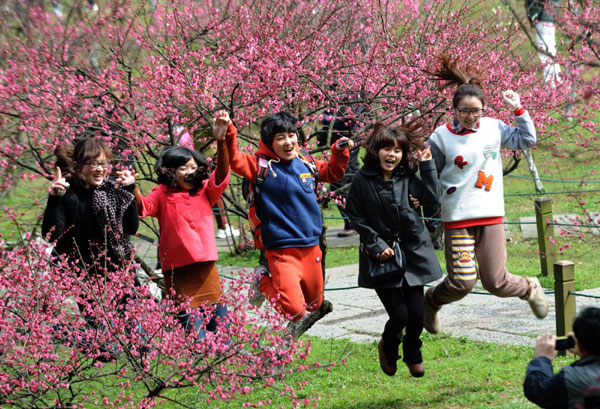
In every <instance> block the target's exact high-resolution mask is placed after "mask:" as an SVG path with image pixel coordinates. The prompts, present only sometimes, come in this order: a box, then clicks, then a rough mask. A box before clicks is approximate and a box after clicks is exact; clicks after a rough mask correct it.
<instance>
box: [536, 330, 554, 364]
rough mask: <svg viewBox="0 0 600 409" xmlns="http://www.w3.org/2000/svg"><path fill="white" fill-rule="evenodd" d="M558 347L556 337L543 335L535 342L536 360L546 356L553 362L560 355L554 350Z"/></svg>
mask: <svg viewBox="0 0 600 409" xmlns="http://www.w3.org/2000/svg"><path fill="white" fill-rule="evenodd" d="M555 345H556V336H554V335H552V334H542V335H540V336H539V337H537V340H536V341H535V356H536V358H538V357H541V356H545V357H546V358H548V359H550V360H552V359H554V358H555V357H556V355H557V354H558V351H556V349H554V346H555Z"/></svg>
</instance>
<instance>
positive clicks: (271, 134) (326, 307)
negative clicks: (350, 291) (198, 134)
mask: <svg viewBox="0 0 600 409" xmlns="http://www.w3.org/2000/svg"><path fill="white" fill-rule="evenodd" d="M297 122H298V118H297V117H296V116H294V115H293V114H291V113H288V112H279V113H277V114H272V115H269V116H267V117H265V118H264V119H263V120H262V124H261V130H260V142H259V147H258V151H257V152H256V154H255V155H249V154H246V153H242V152H240V151H238V149H237V143H236V135H237V131H236V129H235V127H234V126H233V125H231V124H230V125H229V129H228V131H227V146H228V150H229V153H230V155H231V169H232V170H233V171H234V172H235V173H237V174H238V175H240V176H242V177H244V178H246V179H249V180H250V181H251V182H252V183H256V180H257V171H258V167H259V160H262V161H263V163H266V164H267V165H268V173H267V176H266V177H265V179H264V182H263V183H262V185H261V188H260V195H259V197H258V201H259V203H258V206H257V209H258V211H259V218H260V220H261V238H262V242H263V244H264V246H265V249H266V258H267V260H268V269H267V268H266V267H265V266H258V267H257V268H256V269H255V272H256V275H257V281H256V284H257V287H259V288H260V292H261V293H262V294H264V295H266V296H267V298H268V299H269V300H270V301H271V302H272V303H273V305H274V307H275V308H276V309H277V310H278V311H280V312H281V313H283V314H285V315H286V316H287V317H288V318H289V319H290V321H292V322H291V323H290V324H289V325H288V334H290V335H292V337H294V338H298V337H299V336H300V335H301V331H302V330H305V329H306V328H308V327H310V325H312V324H313V323H314V322H316V321H317V320H319V319H320V318H321V317H322V316H323V315H325V314H326V313H328V312H329V311H330V310H331V304H330V303H328V302H323V273H322V267H321V256H322V254H321V250H320V248H319V235H320V234H321V230H322V222H321V210H320V208H319V205H318V203H317V200H316V197H315V192H314V189H315V183H316V181H315V177H314V175H313V174H312V173H311V170H310V167H309V164H308V163H307V162H306V161H305V160H303V159H302V158H301V157H300V156H299V155H298V153H299V146H298V129H297V128H296V123H297ZM345 140H348V138H341V139H340V141H345ZM339 143H340V142H339V141H338V143H337V144H336V145H334V146H333V147H332V149H331V152H332V155H331V161H330V162H329V163H327V162H323V161H319V160H315V161H314V164H315V165H316V168H317V171H318V174H319V178H320V180H322V181H323V182H328V183H332V182H336V181H338V180H339V179H341V178H342V176H343V175H344V169H345V168H346V165H347V163H348V157H349V153H348V149H347V148H346V147H340V146H338V145H339ZM348 143H349V145H348V146H350V147H352V146H354V144H353V142H352V141H351V140H348ZM255 287H256V286H255Z"/></svg>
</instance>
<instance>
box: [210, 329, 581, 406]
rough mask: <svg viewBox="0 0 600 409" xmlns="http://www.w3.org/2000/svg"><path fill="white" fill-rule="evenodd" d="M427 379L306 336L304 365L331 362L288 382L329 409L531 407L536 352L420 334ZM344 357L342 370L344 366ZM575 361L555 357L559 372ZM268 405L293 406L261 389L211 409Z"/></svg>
mask: <svg viewBox="0 0 600 409" xmlns="http://www.w3.org/2000/svg"><path fill="white" fill-rule="evenodd" d="M423 341H424V346H423V355H424V363H425V371H426V373H425V377H423V378H420V379H416V378H412V377H410V375H409V373H408V369H407V368H406V366H405V365H404V364H403V363H402V361H398V372H397V374H396V375H395V376H393V377H389V376H387V375H385V374H384V373H383V372H382V371H381V369H380V368H379V361H378V355H377V345H376V343H375V342H373V343H370V344H357V343H353V342H350V341H348V340H333V339H318V338H311V342H312V349H311V354H310V356H309V359H308V362H309V365H311V364H310V363H311V362H320V363H321V364H322V365H323V366H326V365H325V364H326V363H328V362H331V361H334V362H335V366H329V369H323V368H320V369H312V370H310V372H308V373H301V374H298V375H294V376H293V377H292V378H291V379H289V380H288V382H289V381H292V382H291V383H292V384H293V383H294V380H297V381H300V380H303V379H307V378H308V379H310V382H309V383H308V384H307V385H306V386H305V387H304V388H303V389H302V391H300V392H298V396H299V397H300V398H301V399H302V398H310V400H311V402H318V405H319V407H321V408H328V409H379V408H384V409H392V408H393V409H400V408H448V409H450V408H453V409H456V408H489V407H494V408H534V407H536V406H535V405H532V404H530V403H529V402H528V401H527V400H526V399H525V398H524V396H523V392H522V390H523V379H524V375H525V369H526V367H527V364H528V362H529V360H530V359H531V358H532V357H533V349H532V348H528V347H512V346H501V345H496V344H491V343H484V342H473V341H468V340H466V339H464V338H452V337H449V336H446V335H443V334H442V335H430V334H424V335H423ZM342 358H343V359H344V362H345V364H342V362H341V360H342ZM572 361H573V358H568V357H562V358H561V357H559V358H557V361H556V364H555V366H556V367H562V366H564V365H566V364H568V363H570V362H572ZM268 399H271V400H272V404H270V405H266V406H264V407H265V408H279V407H284V408H288V407H291V403H290V400H289V398H288V397H280V396H278V394H277V393H274V391H273V390H265V391H262V390H258V391H254V392H253V393H251V394H250V395H249V396H246V397H244V399H238V400H234V401H231V402H214V403H213V404H211V405H208V406H207V407H209V408H223V409H229V408H239V407H241V406H242V404H243V402H246V401H250V402H258V401H262V400H268Z"/></svg>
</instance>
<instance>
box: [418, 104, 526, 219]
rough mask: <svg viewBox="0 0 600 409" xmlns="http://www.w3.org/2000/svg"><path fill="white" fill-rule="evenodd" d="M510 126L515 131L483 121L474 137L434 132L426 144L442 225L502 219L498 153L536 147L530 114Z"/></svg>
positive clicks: (495, 121) (449, 129)
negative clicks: (435, 176)
mask: <svg viewBox="0 0 600 409" xmlns="http://www.w3.org/2000/svg"><path fill="white" fill-rule="evenodd" d="M515 121H516V122H517V125H518V128H514V127H512V126H509V125H506V124H505V123H504V122H502V121H500V120H498V119H494V118H488V117H484V118H481V119H480V120H479V124H478V129H476V130H475V131H465V132H460V133H456V132H455V131H454V130H453V129H452V127H451V125H450V124H444V125H442V126H440V127H438V128H437V129H436V130H435V131H434V132H433V134H432V135H431V138H430V139H429V142H430V145H431V152H432V154H433V156H434V158H435V161H436V166H437V169H438V172H439V174H440V177H439V179H440V184H441V187H442V196H441V199H440V202H441V206H442V221H443V222H456V221H463V220H472V219H481V218H488V217H502V216H504V186H503V183H502V157H501V155H500V149H501V148H509V149H514V150H523V149H528V148H531V147H533V146H535V144H536V132H535V127H534V125H533V121H532V120H531V117H530V116H529V114H528V113H527V112H523V113H522V115H520V116H515Z"/></svg>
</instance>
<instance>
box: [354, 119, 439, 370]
mask: <svg viewBox="0 0 600 409" xmlns="http://www.w3.org/2000/svg"><path fill="white" fill-rule="evenodd" d="M425 136H426V131H425V130H424V128H423V127H422V126H421V125H420V124H419V123H418V122H412V123H411V124H409V125H407V126H406V127H394V126H386V125H384V124H382V123H377V124H375V128H374V130H373V133H372V134H371V135H370V136H369V137H367V138H366V140H365V142H364V143H363V146H364V147H365V149H366V151H367V152H366V155H365V158H364V166H363V167H362V168H361V169H360V171H359V172H357V173H356V175H355V176H354V179H353V181H352V185H351V187H350V192H349V194H348V199H347V202H346V212H347V213H348V216H349V217H350V220H351V221H352V225H353V226H354V227H355V228H356V230H357V231H358V233H359V234H360V243H361V247H362V248H363V249H364V250H361V251H364V253H365V254H361V257H371V258H373V259H376V260H377V261H378V262H381V263H384V262H386V261H387V260H389V259H390V258H392V257H394V256H395V255H396V254H395V253H394V243H395V242H398V243H399V245H400V248H401V249H402V252H403V253H404V258H405V260H406V267H405V271H404V274H402V273H397V274H396V275H395V276H393V277H390V278H388V279H385V280H383V281H376V280H374V279H373V278H372V277H371V276H370V274H369V273H370V271H368V270H369V264H368V263H362V262H361V263H359V275H358V285H359V286H361V287H364V288H372V289H374V290H375V291H376V292H377V296H378V297H379V299H380V300H381V303H382V304H383V306H384V307H385V310H386V311H387V313H388V316H389V319H388V321H387V322H386V324H385V328H384V330H383V334H382V335H381V341H379V348H378V349H379V363H380V365H381V369H382V370H383V372H384V373H386V374H387V375H390V376H392V375H394V374H395V373H396V370H397V367H396V361H397V360H398V359H399V354H398V348H399V346H400V343H402V344H403V353H404V359H403V360H404V362H405V363H406V365H407V366H408V369H409V371H410V374H411V375H412V376H414V377H421V376H423V375H424V374H425V367H424V365H423V357H422V355H421V345H422V342H421V339H420V337H421V333H422V332H423V315H424V311H423V285H424V284H426V283H429V282H431V281H435V280H437V279H438V278H440V277H441V276H442V270H441V268H440V264H439V262H438V260H437V257H436V255H435V251H434V249H433V244H432V243H431V239H430V237H429V233H428V231H427V229H426V228H425V225H424V224H423V222H422V221H421V220H420V219H419V214H418V213H417V211H416V210H415V208H414V207H413V206H412V205H411V201H410V199H411V198H412V199H417V200H418V201H419V203H420V204H427V205H435V204H437V203H438V199H439V192H440V188H439V183H438V178H437V172H436V169H435V164H434V162H433V160H431V159H432V157H431V152H430V151H429V148H425V147H424V146H423V141H424V140H425ZM417 161H419V164H418V168H419V169H420V173H421V177H422V179H419V178H418V177H417V175H416V169H417ZM403 330H405V335H404V337H402V331H403Z"/></svg>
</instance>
